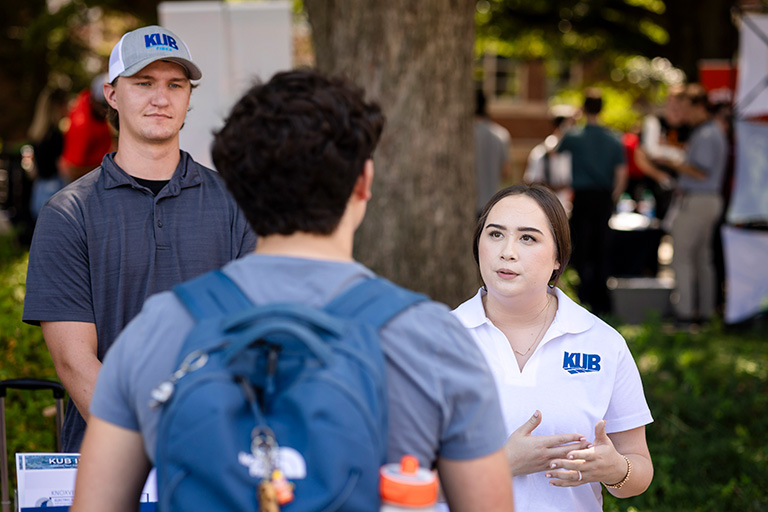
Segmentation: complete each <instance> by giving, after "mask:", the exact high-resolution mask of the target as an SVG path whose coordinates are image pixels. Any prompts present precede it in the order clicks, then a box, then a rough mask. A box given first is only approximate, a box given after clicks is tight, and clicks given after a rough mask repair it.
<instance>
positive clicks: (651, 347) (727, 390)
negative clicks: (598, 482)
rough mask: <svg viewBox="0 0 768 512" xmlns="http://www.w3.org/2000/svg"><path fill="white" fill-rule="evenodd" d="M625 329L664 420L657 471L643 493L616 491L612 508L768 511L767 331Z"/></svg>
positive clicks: (654, 434)
mask: <svg viewBox="0 0 768 512" xmlns="http://www.w3.org/2000/svg"><path fill="white" fill-rule="evenodd" d="M620 331H621V332H622V334H623V335H624V336H625V338H626V339H627V342H628V343H629V346H630V349H631V350H632V353H633V355H634V356H635V360H636V361H637V363H638V367H639V368H640V372H641V374H642V377H643V384H644V387H645V394H646V398H647V400H648V403H649V405H650V407H651V411H652V413H653V416H654V420H655V421H654V423H652V424H650V425H649V426H648V427H647V438H648V446H649V448H650V451H651V456H652V457H653V462H654V467H655V476H654V479H653V483H652V484H651V486H650V488H649V489H648V490H647V491H646V492H645V493H644V494H642V495H640V496H637V497H635V498H630V499H624V500H618V499H616V498H613V497H612V496H609V495H607V494H606V500H605V507H604V509H605V510H606V511H611V512H614V511H619V510H621V511H628V510H635V511H637V512H645V511H653V512H666V511H669V512H672V511H680V510H691V511H701V512H708V511H722V510H740V511H755V512H756V511H764V510H768V495H767V494H766V492H765V484H766V482H768V464H766V463H767V462H768V445H767V444H766V442H765V436H766V433H768V415H766V414H765V411H766V410H768V345H766V343H765V332H757V331H754V332H745V333H739V334H736V333H730V332H727V331H724V330H723V328H722V327H721V326H719V325H714V326H712V327H709V328H705V329H703V330H701V331H700V332H697V333H689V332H679V331H674V330H672V329H669V328H667V327H665V326H662V325H661V324H660V323H658V321H655V322H650V323H648V324H646V325H643V326H639V327H637V326H635V327H629V326H625V327H622V328H620Z"/></svg>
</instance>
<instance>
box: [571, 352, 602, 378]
mask: <svg viewBox="0 0 768 512" xmlns="http://www.w3.org/2000/svg"><path fill="white" fill-rule="evenodd" d="M563 370H565V371H567V372H568V373H570V374H571V375H573V374H574V373H592V372H599V371H600V356H599V355H597V354H580V353H578V352H573V353H571V352H565V355H564V357H563Z"/></svg>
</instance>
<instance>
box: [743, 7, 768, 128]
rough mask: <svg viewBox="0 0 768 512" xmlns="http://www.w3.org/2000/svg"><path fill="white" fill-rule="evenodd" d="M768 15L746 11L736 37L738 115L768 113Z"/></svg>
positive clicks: (749, 115) (744, 116)
mask: <svg viewBox="0 0 768 512" xmlns="http://www.w3.org/2000/svg"><path fill="white" fill-rule="evenodd" d="M766 39H768V15H765V14H752V13H749V14H745V15H744V19H742V21H741V30H740V40H739V71H738V78H737V80H736V106H737V110H738V115H739V117H740V118H746V117H752V116H762V115H765V114H768V42H767V41H766Z"/></svg>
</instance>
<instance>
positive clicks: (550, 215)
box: [472, 183, 571, 286]
mask: <svg viewBox="0 0 768 512" xmlns="http://www.w3.org/2000/svg"><path fill="white" fill-rule="evenodd" d="M518 195H524V196H528V197H530V198H531V199H533V200H534V201H536V203H538V205H539V206H540V207H541V209H542V210H543V211H544V215H545V216H546V217H547V220H548V221H549V228H550V229H551V230H552V235H553V237H554V239H555V249H556V258H557V261H558V262H559V263H560V268H558V269H555V270H554V271H553V272H552V276H551V277H550V279H549V282H550V284H551V285H552V286H555V285H556V284H557V282H558V280H559V279H560V276H561V275H562V274H563V271H565V267H566V265H568V261H570V259H571V230H570V227H569V226H568V215H567V214H566V213H565V209H564V208H563V205H562V203H561V202H560V199H558V197H557V196H556V195H555V193H554V192H552V191H551V190H550V189H549V188H547V187H545V186H543V185H539V184H536V183H534V184H532V185H513V186H511V187H507V188H505V189H503V190H500V191H498V192H496V194H495V195H494V196H493V197H492V198H491V199H490V200H489V201H488V204H486V205H485V207H484V208H483V212H482V213H481V214H480V218H479V219H477V224H476V225H475V238H474V243H473V245H472V254H473V255H474V256H475V263H477V264H478V266H479V265H480V253H479V249H478V244H479V243H480V236H481V235H482V233H483V228H485V223H486V222H487V221H488V214H489V213H490V212H491V209H493V207H494V206H496V203H498V202H499V201H501V200H502V199H504V198H505V197H509V196H518Z"/></svg>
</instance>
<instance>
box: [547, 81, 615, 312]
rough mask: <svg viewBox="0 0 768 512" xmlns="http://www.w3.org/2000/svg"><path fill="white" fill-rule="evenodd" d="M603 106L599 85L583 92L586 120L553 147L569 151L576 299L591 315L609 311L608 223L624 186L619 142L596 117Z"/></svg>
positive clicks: (561, 151) (598, 116) (559, 150)
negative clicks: (576, 274) (607, 281)
mask: <svg viewBox="0 0 768 512" xmlns="http://www.w3.org/2000/svg"><path fill="white" fill-rule="evenodd" d="M602 109H603V95H602V91H601V90H600V89H596V88H590V89H588V90H587V91H586V92H585V98H584V106H583V111H584V115H585V116H586V119H587V122H586V125H584V126H583V127H581V128H577V129H574V130H571V131H569V132H568V133H566V134H565V135H564V136H563V139H562V140H561V141H560V145H559V146H558V147H557V151H558V152H560V153H563V152H568V153H570V154H571V176H572V187H573V209H572V210H571V233H572V234H573V267H574V268H575V269H576V272H578V274H579V279H580V281H581V282H580V283H579V285H578V294H579V300H580V301H581V303H582V304H585V305H589V307H590V308H591V311H592V312H593V313H594V314H596V315H599V314H604V313H610V311H611V303H610V297H609V295H608V287H607V285H606V280H607V278H608V236H609V233H610V231H609V230H610V228H609V226H608V221H609V220H610V218H611V215H612V214H613V210H614V205H615V204H616V201H618V199H619V196H620V195H621V193H622V192H623V191H624V189H625V188H626V185H627V165H626V157H625V156H624V146H623V145H622V144H621V141H620V140H619V137H618V136H617V135H616V134H615V133H613V131H611V130H609V129H608V128H606V127H605V126H603V125H602V124H601V122H600V120H599V118H600V112H601V111H602Z"/></svg>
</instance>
